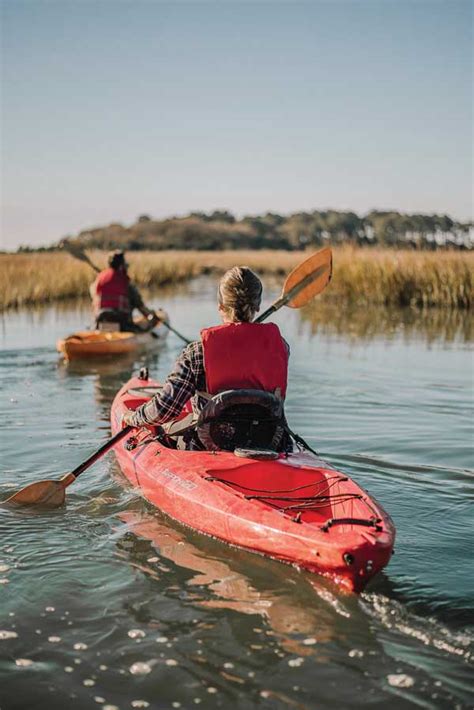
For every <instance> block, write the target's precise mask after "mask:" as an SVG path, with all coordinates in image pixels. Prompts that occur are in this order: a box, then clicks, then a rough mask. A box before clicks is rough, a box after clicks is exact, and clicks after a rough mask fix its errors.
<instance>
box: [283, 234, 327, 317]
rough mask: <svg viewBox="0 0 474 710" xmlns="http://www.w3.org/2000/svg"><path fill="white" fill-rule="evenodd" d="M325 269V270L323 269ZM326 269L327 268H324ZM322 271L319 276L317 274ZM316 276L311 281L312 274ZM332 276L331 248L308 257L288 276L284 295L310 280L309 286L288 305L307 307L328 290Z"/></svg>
mask: <svg viewBox="0 0 474 710" xmlns="http://www.w3.org/2000/svg"><path fill="white" fill-rule="evenodd" d="M321 267H323V268H321ZM324 267H326V268H324ZM318 270H321V273H320V274H319V275H316V273H315V272H317V271H318ZM313 273H314V274H315V277H314V279H311V274H313ZM331 275H332V251H331V248H330V247H324V249H320V250H319V251H317V252H316V254H312V255H311V256H310V257H308V258H307V259H306V260H305V261H303V263H302V264H299V265H298V266H297V267H296V268H294V269H293V271H292V272H291V273H290V274H288V276H287V279H286V281H285V284H284V286H283V294H282V295H285V294H286V293H288V291H291V289H292V288H294V287H295V286H296V285H297V284H299V283H300V282H301V281H303V279H306V278H307V277H309V278H308V281H309V283H308V285H307V286H306V287H305V288H303V289H302V290H301V291H300V292H299V293H298V294H297V295H296V296H295V297H294V298H292V299H291V301H289V302H288V303H287V304H286V305H287V306H289V307H290V308H301V307H302V306H304V305H306V303H308V302H309V301H310V300H311V299H312V298H314V297H315V296H317V295H318V293H321V291H322V290H323V289H324V288H326V286H327V285H328V283H329V281H330V280H331Z"/></svg>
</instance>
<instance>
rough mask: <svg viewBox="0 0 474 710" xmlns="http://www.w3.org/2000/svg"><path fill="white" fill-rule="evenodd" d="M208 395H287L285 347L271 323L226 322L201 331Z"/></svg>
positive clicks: (275, 327)
mask: <svg viewBox="0 0 474 710" xmlns="http://www.w3.org/2000/svg"><path fill="white" fill-rule="evenodd" d="M201 340H202V345H203V350H204V369H205V372H206V384H207V391H208V392H209V394H217V393H218V392H223V391H224V390H231V389H258V390H264V391H265V392H274V391H275V390H276V389H277V388H279V389H280V391H281V395H282V397H284V396H285V394H286V385H287V379H288V347H287V345H286V343H285V341H284V340H283V338H282V336H281V334H280V331H279V329H278V326H277V325H275V324H274V323H225V324H224V325H218V326H216V327H214V328H205V329H204V330H202V331H201Z"/></svg>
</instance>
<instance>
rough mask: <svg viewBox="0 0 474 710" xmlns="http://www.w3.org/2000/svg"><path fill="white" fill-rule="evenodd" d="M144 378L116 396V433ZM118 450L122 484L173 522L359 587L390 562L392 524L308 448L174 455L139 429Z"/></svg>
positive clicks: (113, 416) (362, 493) (353, 588)
mask: <svg viewBox="0 0 474 710" xmlns="http://www.w3.org/2000/svg"><path fill="white" fill-rule="evenodd" d="M143 384H144V383H143V381H141V380H139V379H137V378H134V379H132V380H130V381H129V382H128V383H127V384H126V385H124V387H123V388H122V389H121V390H120V392H119V393H118V394H117V396H116V398H115V400H114V403H113V405H112V412H111V423H112V431H113V432H114V433H115V432H117V431H118V430H119V428H120V426H121V424H120V422H121V417H122V414H123V412H124V411H125V409H126V408H134V407H135V406H137V405H138V404H139V403H141V402H142V401H144V399H143V398H137V396H136V393H137V390H139V389H140V388H143ZM146 384H147V386H158V385H157V383H155V382H151V381H147V383H146ZM131 390H132V392H131ZM115 454H116V457H117V460H118V463H119V465H120V468H121V470H122V472H123V474H124V475H125V476H126V478H127V479H128V480H129V482H130V483H131V484H132V485H133V486H134V487H136V488H137V489H139V490H140V492H141V494H142V495H143V497H144V498H146V499H147V500H148V501H149V502H150V503H152V504H153V505H154V506H156V507H157V508H159V509H160V510H161V511H163V512H164V513H166V514H168V515H169V516H171V517H172V518H174V519H175V520H178V521H179V522H181V523H183V524H185V525H188V526H189V527H191V528H193V529H194V530H197V531H199V532H201V533H204V534H206V535H211V536H212V537H215V538H218V539H220V540H223V541H225V542H227V543H229V544H232V545H236V546H238V547H242V548H245V549H247V550H250V551H252V552H257V553H260V554H263V555H267V556H269V557H272V558H274V559H277V560H280V561H282V562H287V563H290V564H293V565H297V566H299V567H301V568H304V569H307V570H309V571H311V572H315V573H318V574H322V575H324V576H326V577H329V578H330V579H332V580H333V581H334V582H336V583H337V584H338V585H340V586H341V587H343V588H345V589H347V590H349V591H354V592H359V591H361V590H362V589H363V588H364V587H365V585H366V584H367V582H368V581H369V580H370V579H371V578H372V577H373V576H374V575H375V574H376V573H377V572H378V571H379V570H380V569H382V568H383V567H384V566H385V565H386V564H387V563H388V561H389V560H390V557H391V554H392V550H393V544H394V539H395V528H394V525H393V523H392V521H391V519H390V517H389V516H388V514H387V513H386V512H385V511H384V510H383V508H382V507H381V506H380V505H379V504H378V503H377V502H376V501H374V500H373V499H371V498H370V497H369V495H368V494H367V492H366V491H364V490H363V489H362V488H360V487H359V486H358V485H357V484H356V483H355V482H354V481H352V480H351V479H350V478H348V477H347V476H346V475H345V474H341V473H340V472H339V471H336V470H335V469H333V468H332V467H331V466H329V465H328V464H327V463H326V462H324V461H323V460H322V459H320V458H319V457H317V456H315V455H314V454H312V453H309V452H295V453H291V454H289V455H283V454H282V455H281V456H280V458H278V459H277V460H273V461H257V460H255V459H249V458H239V457H237V456H235V455H234V454H233V453H230V452H224V451H222V452H217V453H211V452H200V451H178V450H173V449H169V448H167V447H165V446H163V445H161V444H160V443H159V442H157V441H156V440H154V437H153V432H151V431H150V430H148V429H142V430H140V431H139V432H137V433H136V434H135V435H134V436H133V437H130V438H129V439H127V440H126V441H122V442H120V443H119V444H117V445H116V447H115ZM328 492H329V495H328ZM328 521H334V522H329V524H328ZM345 521H346V522H345ZM347 521H353V522H347ZM356 521H357V522H356ZM375 521H377V522H375Z"/></svg>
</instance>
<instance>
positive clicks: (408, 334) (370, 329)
mask: <svg viewBox="0 0 474 710" xmlns="http://www.w3.org/2000/svg"><path fill="white" fill-rule="evenodd" d="M300 313H301V321H302V323H303V324H304V325H306V326H309V330H310V333H311V334H312V335H316V334H322V335H334V334H335V335H340V336H343V337H344V338H347V337H349V338H351V339H354V340H356V339H362V340H371V339H373V338H375V337H378V336H383V337H384V338H386V339H392V338H395V337H397V336H398V337H399V336H402V337H403V338H404V339H405V340H406V341H409V340H412V339H417V340H420V338H422V339H423V340H425V341H426V342H427V343H433V342H435V341H436V340H441V341H444V342H452V341H455V340H458V341H461V342H466V343H467V342H470V341H472V340H473V339H474V316H473V314H472V312H470V311H464V310H460V309H454V308H453V309H442V308H426V309H423V310H422V309H417V308H384V307H382V306H372V307H367V306H364V307H362V306H356V305H355V306H348V305H346V304H341V303H334V302H331V301H324V300H321V301H316V302H314V303H313V304H311V305H309V306H307V307H306V308H304V309H303V310H302V311H301V312H300Z"/></svg>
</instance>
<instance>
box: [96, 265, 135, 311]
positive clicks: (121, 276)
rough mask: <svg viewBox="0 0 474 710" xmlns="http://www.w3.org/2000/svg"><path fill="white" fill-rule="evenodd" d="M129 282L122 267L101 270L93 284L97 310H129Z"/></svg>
mask: <svg viewBox="0 0 474 710" xmlns="http://www.w3.org/2000/svg"><path fill="white" fill-rule="evenodd" d="M129 283H130V279H129V278H128V276H127V273H126V272H125V271H123V269H117V270H116V269H112V268H109V269H105V270H104V271H101V272H100V274H99V275H98V277H97V281H96V285H95V290H96V294H97V308H98V310H99V311H102V310H106V309H107V310H108V309H111V310H115V311H123V312H125V313H128V312H129V311H130V301H129V298H128V286H129Z"/></svg>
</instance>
